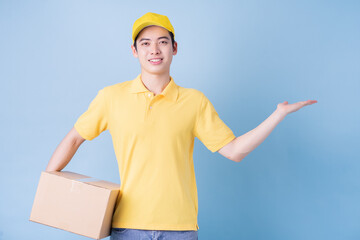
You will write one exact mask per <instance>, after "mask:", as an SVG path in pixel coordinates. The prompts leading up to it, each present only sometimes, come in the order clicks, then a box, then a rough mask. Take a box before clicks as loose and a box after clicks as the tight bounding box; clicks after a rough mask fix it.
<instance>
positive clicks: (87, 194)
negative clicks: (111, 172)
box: [30, 171, 120, 239]
mask: <svg viewBox="0 0 360 240" xmlns="http://www.w3.org/2000/svg"><path fill="white" fill-rule="evenodd" d="M119 189H120V185H119V184H115V183H111V182H107V181H102V180H99V179H94V178H90V177H88V176H85V175H81V174H77V173H73V172H68V171H61V172H56V171H54V172H46V171H43V172H42V173H41V177H40V181H39V185H38V188H37V191H36V196H35V200H34V204H33V207H32V211H31V216H30V221H33V222H37V223H41V224H45V225H48V226H51V227H56V228H60V229H63V230H66V231H69V232H73V233H76V234H80V235H83V236H86V237H90V238H93V239H101V238H105V237H107V236H109V235H110V232H111V221H112V216H113V213H114V207H115V204H116V199H117V196H118V194H119Z"/></svg>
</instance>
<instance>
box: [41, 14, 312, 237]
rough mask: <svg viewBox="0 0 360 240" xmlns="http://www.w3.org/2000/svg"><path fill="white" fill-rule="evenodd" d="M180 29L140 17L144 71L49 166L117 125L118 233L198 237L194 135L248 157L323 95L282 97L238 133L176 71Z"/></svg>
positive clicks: (106, 91)
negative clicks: (281, 125)
mask: <svg viewBox="0 0 360 240" xmlns="http://www.w3.org/2000/svg"><path fill="white" fill-rule="evenodd" d="M174 36H175V32H174V28H173V26H172V25H171V23H170V21H169V19H168V18H167V17H166V16H164V15H160V14H156V13H147V14H145V15H143V16H142V17H141V18H139V19H137V20H136V21H135V23H134V26H133V34H132V38H133V41H134V44H133V45H132V46H131V49H132V53H133V55H134V57H136V58H138V59H139V62H140V66H141V74H139V75H138V76H137V77H136V78H135V79H133V80H130V81H125V82H121V83H117V84H114V85H111V86H107V87H104V88H103V89H101V90H100V91H99V92H98V94H97V96H96V97H95V98H94V99H93V101H92V102H91V104H90V106H89V108H88V110H87V111H86V112H85V113H83V114H82V115H81V116H80V117H79V118H78V120H77V121H76V123H75V124H74V128H73V129H71V131H70V132H69V133H68V134H67V136H66V137H65V138H64V140H62V142H61V143H60V144H59V146H58V147H57V149H56V150H55V152H54V154H53V156H52V158H51V159H50V162H49V164H48V166H47V168H46V170H47V171H61V170H62V169H63V168H64V167H65V166H66V165H67V163H68V162H69V161H70V159H71V158H72V156H73V155H74V154H75V152H76V151H77V149H78V147H79V146H80V145H81V144H82V143H83V142H84V141H85V140H92V139H94V138H95V137H97V136H98V135H99V134H100V133H101V132H103V131H105V130H109V131H110V134H111V136H112V140H113V144H114V150H115V154H116V158H117V161H118V165H119V173H120V179H121V188H120V195H119V197H118V199H117V204H116V208H115V212H114V216H113V222H112V233H111V239H157V237H161V239H197V236H198V235H197V230H198V229H199V227H198V225H197V214H198V199H197V188H196V182H195V172H194V165H193V156H192V155H193V147H194V138H195V137H198V138H199V139H200V140H201V141H202V142H203V143H204V145H205V146H206V147H207V148H208V149H209V150H210V151H212V152H219V153H220V154H221V155H223V156H225V157H226V158H228V159H230V160H232V161H235V162H240V161H241V160H242V159H243V158H244V157H245V156H246V155H248V154H249V153H250V152H251V151H252V150H254V149H255V148H256V147H257V146H258V145H260V144H261V143H262V142H263V141H264V140H265V138H266V137H267V136H268V135H269V134H270V133H271V131H272V130H273V129H274V128H275V126H276V125H277V124H278V123H279V122H281V121H282V120H283V119H284V118H285V116H286V115H287V114H289V113H291V112H295V111H297V110H299V109H300V108H302V107H304V106H306V105H310V104H313V103H315V102H316V101H314V100H308V101H303V102H298V103H294V104H288V102H286V101H285V102H283V103H279V104H278V105H277V109H276V110H275V111H274V113H272V114H271V115H270V116H269V117H268V118H267V119H266V120H265V121H264V122H262V123H261V124H260V125H259V126H258V127H256V128H255V129H253V130H251V131H249V132H248V133H246V134H244V135H242V136H239V137H235V135H234V134H233V132H232V131H231V129H230V128H228V127H227V126H226V125H225V123H224V122H223V121H222V120H221V119H220V118H219V116H218V114H217V113H216V111H215V109H214V107H213V105H212V104H211V102H210V101H209V100H208V99H207V97H206V96H205V95H204V94H203V93H202V92H200V91H198V90H195V89H191V88H183V87H180V86H178V85H177V84H176V83H175V82H174V79H173V78H172V77H171V76H170V65H171V61H172V57H173V56H174V55H176V53H177V42H176V41H175V40H173V37H174Z"/></svg>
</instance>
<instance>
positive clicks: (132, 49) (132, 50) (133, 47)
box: [131, 44, 138, 58]
mask: <svg viewBox="0 0 360 240" xmlns="http://www.w3.org/2000/svg"><path fill="white" fill-rule="evenodd" d="M131 52H132V54H133V56H134V57H136V58H137V57H138V54H137V51H136V49H135V46H134V45H133V44H132V45H131Z"/></svg>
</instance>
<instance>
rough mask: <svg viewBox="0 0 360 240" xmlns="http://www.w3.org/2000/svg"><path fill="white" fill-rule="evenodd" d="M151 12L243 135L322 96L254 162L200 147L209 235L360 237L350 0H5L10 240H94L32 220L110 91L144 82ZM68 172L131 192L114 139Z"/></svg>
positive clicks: (180, 67)
mask: <svg viewBox="0 0 360 240" xmlns="http://www.w3.org/2000/svg"><path fill="white" fill-rule="evenodd" d="M146 12H156V13H160V14H164V15H167V16H168V17H169V18H170V20H171V22H172V24H173V26H174V28H175V40H176V41H177V42H178V54H177V55H176V56H174V59H173V63H172V66H171V72H170V74H171V76H173V78H174V80H175V82H176V83H177V84H178V85H180V86H183V87H189V88H195V89H198V90H200V91H202V92H203V93H205V95H206V96H207V97H208V98H209V99H210V101H211V102H212V103H213V105H214V106H215V109H216V110H217V112H218V113H219V115H220V117H221V118H222V119H223V121H224V122H225V123H226V124H227V125H228V126H229V127H230V128H231V129H232V130H233V132H234V133H235V135H236V136H240V135H242V134H244V133H246V132H248V131H250V130H251V129H253V128H255V127H256V126H258V125H259V124H260V123H261V122H262V121H264V120H265V119H266V118H267V117H268V116H269V115H270V114H271V113H272V112H273V111H274V110H275V109H276V106H277V104H278V103H280V102H283V101H285V100H287V101H289V103H294V102H297V101H303V100H307V99H316V100H318V103H316V104H314V105H311V106H307V107H305V108H303V109H300V110H299V111H298V112H295V113H292V114H290V115H288V116H287V117H286V118H285V119H284V120H283V121H282V122H281V123H280V124H279V125H278V126H277V127H276V128H275V130H274V131H273V132H272V133H271V134H270V136H269V137H268V138H267V139H266V140H265V141H264V142H263V143H262V144H261V145H260V146H259V147H258V148H256V149H255V150H254V151H253V152H252V153H250V154H249V155H248V156H247V157H246V158H245V159H244V160H243V161H241V162H240V163H235V162H232V161H230V160H228V159H226V158H224V157H223V156H221V155H220V154H218V153H214V154H213V153H211V152H210V151H209V150H208V149H207V148H206V147H205V146H204V145H203V144H202V143H201V142H200V141H199V140H198V139H196V142H195V149H194V162H195V163H194V164H195V171H196V180H197V187H198V194H199V215H198V224H199V227H200V229H199V238H200V239H247V240H249V239H250V240H251V239H254V240H257V239H276V240H282V239H284V240H285V239H292V240H297V239H299V240H304V239H360V191H359V190H360V176H359V173H360V161H359V160H360V158H359V154H358V147H359V143H360V141H359V136H360V135H359V133H360V131H359V122H360V121H359V120H360V110H359V102H360V101H359V100H360V94H359V93H360V91H359V90H360V44H359V43H360V14H359V12H360V2H359V1H340V0H339V1H331V0H330V1H302V0H298V1H285V0H284V1H282V0H271V1H268V0H257V1H221V2H220V1H188V0H185V1H181V2H173V1H166V2H163V1H160V2H159V1H135V2H134V1H109V0H107V1H83V0H76V1H70V0H66V1H64V0H61V1H10V0H8V1H4V0H0V36H1V37H0V79H1V89H2V90H1V94H0V98H1V99H0V100H1V102H2V103H3V104H2V110H1V112H0V114H1V123H2V128H1V129H2V134H1V145H0V148H1V158H2V160H1V174H0V182H1V197H0V211H1V214H0V239H44V238H48V239H54V240H56V239H88V238H86V237H82V236H78V235H75V234H72V233H69V232H66V231H63V230H59V229H55V228H51V227H47V226H44V225H41V224H38V223H33V222H30V221H29V220H28V219H29V216H30V212H31V208H32V204H33V200H34V197H35V193H36V188H37V184H38V181H39V177H40V173H41V171H44V170H45V168H46V166H47V163H48V161H49V159H50V157H51V156H52V154H53V152H54V150H55V148H56V147H57V146H58V144H59V143H60V141H61V140H62V139H63V138H64V137H65V135H66V134H67V133H68V131H70V129H71V128H72V127H73V124H74V123H75V121H76V120H77V118H78V117H79V116H80V115H81V114H82V113H83V112H84V111H86V109H87V107H88V105H89V103H90V102H91V100H92V99H93V98H94V97H95V96H96V94H97V91H98V90H99V89H101V88H103V87H104V86H108V85H112V84H115V83H118V82H123V81H127V80H131V79H133V78H135V77H136V76H137V74H139V73H140V65H139V63H138V59H136V58H134V57H133V56H132V54H131V49H130V45H131V43H132V42H131V31H132V25H133V22H134V21H135V20H136V19H137V18H139V17H140V16H142V15H143V14H145V13H146ZM64 170H68V171H74V172H79V173H82V174H85V175H88V176H91V177H95V178H99V179H104V180H108V181H113V182H117V183H119V182H120V180H119V175H118V169H117V162H116V158H115V154H114V150H113V146H112V141H111V136H110V134H109V132H108V131H106V132H104V133H102V134H101V135H100V136H99V137H97V138H96V139H94V140H92V141H86V142H84V143H83V144H82V145H81V147H80V148H79V150H78V152H77V153H76V154H75V156H74V157H73V159H72V161H71V162H70V163H69V164H68V165H67V166H66V168H65V169H64ZM107 239H108V238H107Z"/></svg>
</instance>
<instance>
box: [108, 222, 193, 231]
mask: <svg viewBox="0 0 360 240" xmlns="http://www.w3.org/2000/svg"><path fill="white" fill-rule="evenodd" d="M111 227H112V228H131V229H142V230H168V231H171V230H175V231H191V230H194V231H197V230H198V229H199V226H198V224H195V225H194V224H184V225H179V224H176V225H173V224H146V225H141V224H127V223H113V224H112V226H111Z"/></svg>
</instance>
